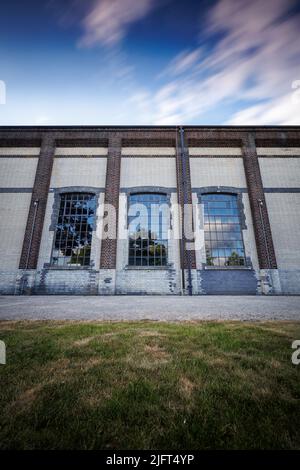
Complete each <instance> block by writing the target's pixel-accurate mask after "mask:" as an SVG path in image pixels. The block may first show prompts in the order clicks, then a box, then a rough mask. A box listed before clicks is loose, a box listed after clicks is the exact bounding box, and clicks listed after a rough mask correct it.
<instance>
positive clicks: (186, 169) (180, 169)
mask: <svg viewBox="0 0 300 470" xmlns="http://www.w3.org/2000/svg"><path fill="white" fill-rule="evenodd" d="M176 176H177V194H178V203H179V206H180V208H181V227H182V232H183V233H182V234H181V236H182V239H183V250H181V264H182V267H183V268H184V269H188V268H190V269H196V257H195V250H187V247H186V245H187V243H188V242H193V241H194V240H187V238H186V234H185V233H184V230H183V222H184V223H185V224H186V225H188V226H189V227H190V229H193V214H192V210H188V209H187V208H186V207H185V204H188V206H189V208H190V209H192V190H191V171H190V160H189V154H188V149H187V147H186V146H185V142H184V143H183V148H182V147H181V142H180V133H179V131H178V132H177V140H176Z"/></svg>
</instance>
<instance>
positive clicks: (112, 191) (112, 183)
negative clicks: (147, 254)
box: [100, 132, 122, 269]
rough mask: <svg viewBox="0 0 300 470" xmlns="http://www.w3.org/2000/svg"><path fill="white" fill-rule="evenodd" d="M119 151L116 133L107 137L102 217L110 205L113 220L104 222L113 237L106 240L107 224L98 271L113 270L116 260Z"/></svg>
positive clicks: (117, 134) (120, 145) (119, 136)
mask: <svg viewBox="0 0 300 470" xmlns="http://www.w3.org/2000/svg"><path fill="white" fill-rule="evenodd" d="M121 150H122V139H121V135H120V134H119V133H117V132H112V133H111V134H110V135H109V141H108V155H107V169H106V183H105V197H104V217H105V216H106V213H105V206H106V205H108V204H109V205H112V206H113V207H114V208H115V218H110V219H108V220H105V222H108V224H114V227H112V233H113V232H114V234H115V237H114V238H113V239H112V238H106V237H105V233H106V231H107V230H109V231H110V228H109V227H108V225H107V224H105V225H104V227H103V238H102V242H101V257H100V269H115V268H116V260H117V237H118V212H119V192H120V173H121Z"/></svg>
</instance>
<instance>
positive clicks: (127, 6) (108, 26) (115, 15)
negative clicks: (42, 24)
mask: <svg viewBox="0 0 300 470" xmlns="http://www.w3.org/2000/svg"><path fill="white" fill-rule="evenodd" d="M156 4H157V1H156V0H95V1H94V4H93V5H92V8H91V9H90V10H89V12H88V13H87V15H86V16H85V18H84V19H83V21H82V26H83V30H84V34H83V36H82V38H81V39H80V41H79V44H80V45H81V46H85V47H89V46H94V45H96V44H101V45H104V46H114V45H116V44H117V43H119V42H120V41H121V40H122V39H123V37H124V36H125V35H126V33H127V31H128V29H129V27H130V25H131V24H132V23H135V22H136V21H138V20H140V19H142V18H144V17H145V16H146V15H147V14H148V13H149V12H150V11H151V10H152V9H153V8H154V7H155V6H156Z"/></svg>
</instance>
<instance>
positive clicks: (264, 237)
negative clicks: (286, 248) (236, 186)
mask: <svg viewBox="0 0 300 470" xmlns="http://www.w3.org/2000/svg"><path fill="white" fill-rule="evenodd" d="M243 161H244V168H245V175H246V181H247V186H248V194H249V200H250V206H251V212H252V220H253V226H254V233H255V240H256V248H257V254H258V261H259V267H260V268H261V269H277V263H276V256H275V250H274V245H273V239H272V232H271V226H270V221H269V216H268V210H267V205H266V201H265V195H264V188H263V184H262V178H261V174H260V168H259V161H258V157H257V153H256V145H255V137H254V135H253V134H248V135H247V136H246V137H244V138H243Z"/></svg>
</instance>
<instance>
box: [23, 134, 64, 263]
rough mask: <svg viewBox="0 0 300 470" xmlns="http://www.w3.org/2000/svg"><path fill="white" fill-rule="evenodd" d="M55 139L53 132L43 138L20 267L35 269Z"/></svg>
mask: <svg viewBox="0 0 300 470" xmlns="http://www.w3.org/2000/svg"><path fill="white" fill-rule="evenodd" d="M54 151H55V141H54V139H53V136H52V135H51V133H49V134H45V135H44V136H43V139H42V144H41V151H40V156H39V162H38V165H37V170H36V175H35V181H34V186H33V190H32V197H31V203H30V208H29V214H28V219H27V225H26V229H25V235H24V242H23V249H22V254H21V259H20V266H19V267H20V269H35V268H36V266H37V262H38V256H39V249H40V243H41V237H42V231H43V226H44V218H45V211H46V206H47V198H48V190H49V185H50V179H51V172H52V165H53V157H54Z"/></svg>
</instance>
